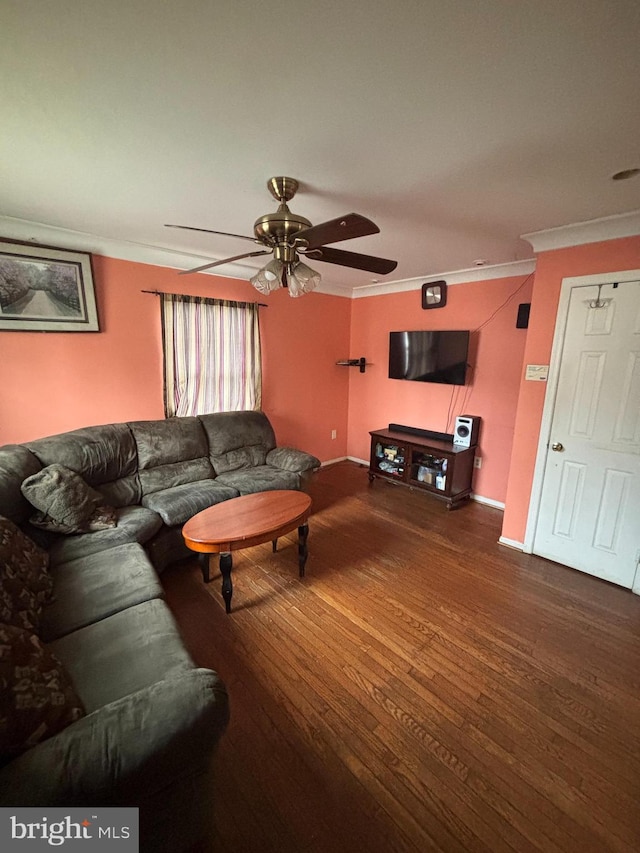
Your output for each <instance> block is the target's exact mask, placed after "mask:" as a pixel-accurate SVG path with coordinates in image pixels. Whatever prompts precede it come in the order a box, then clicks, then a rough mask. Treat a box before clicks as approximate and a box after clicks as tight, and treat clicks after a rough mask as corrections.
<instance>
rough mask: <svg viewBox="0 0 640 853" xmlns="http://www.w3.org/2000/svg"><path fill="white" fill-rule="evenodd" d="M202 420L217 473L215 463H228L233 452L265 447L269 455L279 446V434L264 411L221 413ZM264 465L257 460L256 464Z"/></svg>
mask: <svg viewBox="0 0 640 853" xmlns="http://www.w3.org/2000/svg"><path fill="white" fill-rule="evenodd" d="M198 417H199V419H200V422H201V423H202V427H203V429H204V431H205V434H206V436H207V439H208V442H209V456H210V457H211V461H212V464H213V467H214V468H215V469H216V472H217V471H218V469H217V468H216V462H215V460H217V459H223V460H224V459H225V458H226V456H227V454H228V453H230V452H232V451H235V450H239V449H240V448H243V447H248V448H264V451H265V453H268V452H269V451H270V450H273V448H274V447H275V446H276V437H275V433H274V432H273V428H272V426H271V424H270V423H269V419H268V418H267V416H266V415H265V414H264V412H250V411H244V412H217V413H215V414H210V415H199V416H198ZM263 462H264V460H262V459H256V460H254V461H253V463H252V464H254V465H256V464H262V463H263ZM223 464H224V462H223Z"/></svg>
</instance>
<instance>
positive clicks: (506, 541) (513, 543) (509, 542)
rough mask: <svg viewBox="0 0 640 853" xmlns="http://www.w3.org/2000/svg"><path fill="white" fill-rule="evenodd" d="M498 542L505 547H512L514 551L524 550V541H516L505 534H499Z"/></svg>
mask: <svg viewBox="0 0 640 853" xmlns="http://www.w3.org/2000/svg"><path fill="white" fill-rule="evenodd" d="M498 542H499V543H500V544H501V545H506V546H507V548H513V549H514V550H515V551H524V543H523V542H516V540H515V539H507V538H506V536H501V537H500V538H499V539H498Z"/></svg>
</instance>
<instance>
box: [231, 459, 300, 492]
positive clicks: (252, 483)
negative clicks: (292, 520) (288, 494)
mask: <svg viewBox="0 0 640 853" xmlns="http://www.w3.org/2000/svg"><path fill="white" fill-rule="evenodd" d="M216 483H221V484H222V485H225V486H232V487H233V488H234V489H237V490H238V491H239V492H240V494H241V495H251V494H253V493H254V492H269V491H272V490H274V489H299V488H300V474H296V473H294V472H293V471H283V470H281V469H279V468H272V467H271V466H270V465H259V466H258V467H257V468H241V469H240V470H239V471H228V472H227V473H226V474H220V476H219V477H217V478H216Z"/></svg>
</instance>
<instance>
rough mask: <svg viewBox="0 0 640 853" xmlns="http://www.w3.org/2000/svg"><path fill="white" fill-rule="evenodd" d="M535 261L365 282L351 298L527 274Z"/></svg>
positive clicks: (532, 268)
mask: <svg viewBox="0 0 640 853" xmlns="http://www.w3.org/2000/svg"><path fill="white" fill-rule="evenodd" d="M535 268H536V262H535V259H534V258H530V259H529V260H526V261H511V262H510V263H506V264H493V265H492V266H482V267H471V268H470V269H466V270H453V271H451V272H441V273H434V274H432V275H424V276H416V277H415V278H403V279H398V280H397V281H385V282H379V283H377V284H365V285H363V286H362V287H355V288H354V289H353V298H354V299H362V298H363V297H365V296H382V295H384V294H387V293H403V292H404V291H407V290H418V289H419V288H421V287H422V285H423V284H428V283H429V282H431V281H440V279H444V280H445V281H446V282H447V286H449V285H453V284H467V283H468V282H472V281H490V280H491V279H496V278H510V277H511V276H515V275H528V274H529V273H532V272H534V270H535Z"/></svg>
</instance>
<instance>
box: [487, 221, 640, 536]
mask: <svg viewBox="0 0 640 853" xmlns="http://www.w3.org/2000/svg"><path fill="white" fill-rule="evenodd" d="M635 269H640V237H625V238H623V239H618V240H607V241H604V242H601V243H589V244H587V245H584V246H572V247H571V248H567V249H556V250H554V251H550V252H542V253H540V254H539V255H538V258H537V261H536V275H535V283H534V289H533V294H532V299H531V314H530V317H529V329H528V334H527V342H526V348H525V356H524V362H523V370H522V375H521V380H520V394H519V399H518V409H517V414H516V423H515V428H516V429H515V439H514V443H513V452H512V456H511V470H510V473H509V484H508V489H507V501H506V509H505V514H504V519H503V525H502V536H503V537H504V538H505V539H508V540H510V541H511V542H513V543H520V544H521V543H523V542H524V539H525V533H526V526H527V514H528V512H529V497H530V494H531V487H532V483H533V474H534V468H535V461H536V452H537V448H538V440H539V436H540V425H541V422H542V410H543V407H544V399H545V392H546V385H545V384H544V383H542V382H527V381H525V380H524V365H525V364H549V361H550V358H551V348H552V345H553V335H554V330H555V324H556V314H557V311H558V302H559V300H560V289H561V286H562V280H563V279H564V278H569V277H573V276H580V275H596V274H597V273H609V272H622V271H623V270H635Z"/></svg>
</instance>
